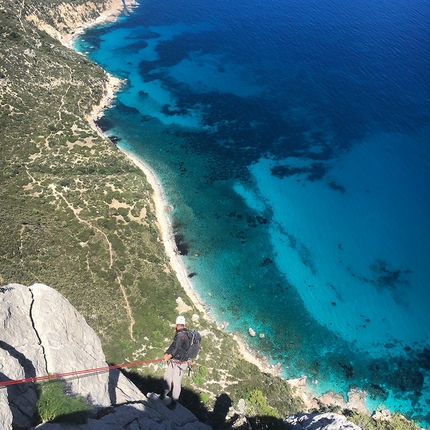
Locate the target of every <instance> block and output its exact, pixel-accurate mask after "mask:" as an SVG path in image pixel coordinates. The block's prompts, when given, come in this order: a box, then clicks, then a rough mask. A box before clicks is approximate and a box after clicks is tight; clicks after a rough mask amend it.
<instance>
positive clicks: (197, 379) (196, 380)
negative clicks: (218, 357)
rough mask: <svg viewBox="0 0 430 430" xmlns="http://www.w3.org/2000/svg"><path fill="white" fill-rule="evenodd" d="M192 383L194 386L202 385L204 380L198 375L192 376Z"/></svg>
mask: <svg viewBox="0 0 430 430" xmlns="http://www.w3.org/2000/svg"><path fill="white" fill-rule="evenodd" d="M193 382H194V384H196V385H203V384H204V383H205V380H204V379H203V378H202V377H201V376H200V375H194V376H193Z"/></svg>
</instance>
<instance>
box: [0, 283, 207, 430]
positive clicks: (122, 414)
mask: <svg viewBox="0 0 430 430" xmlns="http://www.w3.org/2000/svg"><path fill="white" fill-rule="evenodd" d="M0 322H1V324H2V326H3V331H2V333H1V340H0V382H3V381H9V380H16V379H23V378H29V377H35V376H43V375H49V374H54V373H55V374H56V373H64V372H72V371H77V370H83V369H93V368H99V367H106V366H107V364H106V361H105V357H104V354H103V351H102V348H101V344H100V340H99V339H98V337H97V335H96V334H95V332H94V331H93V330H92V329H91V327H89V325H88V324H87V323H86V322H85V320H84V318H83V317H82V316H81V315H80V314H79V313H78V312H77V311H76V309H75V308H74V307H73V306H72V305H71V304H70V303H69V302H68V301H67V300H66V299H65V298H64V297H63V296H62V295H61V294H59V293H58V292H57V291H55V290H53V289H52V288H50V287H47V286H46V285H42V284H35V285H33V286H31V287H25V286H23V285H17V284H10V285H6V286H3V287H1V288H0ZM67 383H68V384H69V388H70V392H71V394H75V395H81V396H83V397H84V398H86V399H87V403H89V404H91V406H93V407H94V411H95V413H97V412H98V415H103V417H102V418H99V419H96V418H95V417H94V418H92V419H89V420H88V422H87V424H85V425H83V426H76V428H82V429H87V430H90V429H94V430H95V429H102V428H112V429H122V428H127V429H128V428H133V429H136V430H137V429H147V428H153V429H158V428H159V429H165V428H177V427H186V428H188V429H206V428H209V427H207V426H205V425H204V424H202V423H200V422H199V421H198V420H197V418H196V417H195V416H194V415H193V414H191V412H189V411H188V410H186V409H185V408H183V407H181V406H180V405H179V406H178V408H177V409H176V410H175V412H174V413H172V412H171V411H170V410H169V409H167V408H166V406H165V404H164V403H163V402H162V401H160V400H159V399H158V397H157V396H156V395H155V394H150V395H149V396H148V397H146V396H144V395H143V394H142V393H141V392H140V391H139V390H138V389H137V388H136V386H135V385H134V384H133V383H131V382H130V381H129V380H128V379H127V378H126V377H125V376H124V375H123V374H122V373H121V372H119V371H118V370H117V369H113V370H110V371H105V372H99V373H94V374H93V373H92V374H86V375H78V376H73V377H68V378H67ZM36 402H37V391H36V385H35V384H34V383H24V384H19V385H10V386H7V387H1V388H0V429H1V430H3V429H4V430H6V429H11V428H14V429H29V428H32V426H33V425H34V424H35V420H36V419H37V408H36ZM165 402H168V400H165ZM100 412H102V413H100ZM131 422H133V423H134V424H133V427H130V426H129V425H130V423H131ZM36 428H38V429H56V428H63V427H60V426H59V425H58V424H50V423H45V424H40V425H38V426H37V427H36Z"/></svg>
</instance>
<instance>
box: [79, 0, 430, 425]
mask: <svg viewBox="0 0 430 430" xmlns="http://www.w3.org/2000/svg"><path fill="white" fill-rule="evenodd" d="M429 12H430V8H429V5H428V4H426V3H425V2H424V1H416V2H414V3H413V4H408V5H406V4H404V3H403V2H401V1H394V2H383V1H380V2H370V1H368V0H366V1H363V2H359V3H341V2H337V1H334V2H333V1H331V2H325V1H324V0H322V1H319V2H318V3H317V2H314V1H308V2H300V3H294V2H291V1H287V2H279V1H274V0H269V1H268V2H264V4H259V3H256V2H252V1H250V0H240V1H239V2H236V3H235V4H230V3H226V2H224V1H222V0H221V1H220V2H217V4H206V3H203V2H199V1H192V2H191V3H190V2H187V3H185V2H181V1H176V2H170V1H169V0H166V1H160V2H143V3H142V4H141V5H140V6H139V7H138V8H137V9H136V10H135V11H134V12H133V13H132V14H131V15H130V16H128V17H123V18H121V19H120V20H119V21H118V22H117V23H115V24H113V25H110V26H109V27H103V28H96V29H92V30H89V31H88V32H87V33H86V34H85V35H84V36H83V37H82V38H81V39H79V40H78V41H77V43H76V49H78V50H80V51H81V52H84V53H85V54H86V55H88V56H89V57H90V58H91V59H93V60H94V61H96V62H98V63H99V64H100V65H101V66H102V67H103V68H105V69H106V70H107V71H109V72H110V73H112V74H114V75H116V76H118V77H122V78H127V81H128V84H127V86H126V87H125V88H124V90H123V91H122V92H121V93H119V94H118V98H117V101H116V104H115V106H114V107H113V108H112V109H109V110H108V111H107V112H106V114H105V116H104V117H103V118H102V120H101V121H100V126H101V127H102V128H103V129H104V130H105V131H106V133H107V134H108V135H109V136H115V137H116V138H117V139H119V140H118V145H120V146H123V147H124V148H126V149H128V150H130V151H132V152H133V153H135V154H136V155H138V156H139V157H140V158H142V159H143V160H145V162H147V163H148V164H149V165H150V166H151V167H152V168H153V169H154V171H155V172H156V173H157V174H158V176H159V177H160V180H161V181H162V183H163V186H164V188H165V192H166V195H167V198H168V200H169V202H168V203H169V204H171V205H172V206H173V207H174V210H173V211H172V212H171V213H170V216H171V219H172V224H173V226H174V233H175V239H176V243H177V246H178V249H179V250H180V252H181V258H182V259H183V262H184V265H185V267H186V268H187V270H188V272H189V276H190V278H191V280H192V283H193V285H194V287H195V289H196V290H197V291H198V293H199V294H200V296H201V297H202V298H203V300H204V301H205V303H206V304H207V306H208V307H209V308H210V312H211V313H212V314H213V316H214V317H215V318H216V319H217V321H218V322H219V323H224V324H226V325H227V329H228V330H231V331H236V332H238V333H240V334H241V335H242V336H243V338H244V339H245V340H246V341H247V342H248V343H249V344H250V345H252V346H253V347H254V348H255V350H257V351H259V352H260V353H262V354H264V355H266V356H268V357H269V358H270V360H271V361H273V362H280V363H282V369H283V375H284V376H285V377H287V378H294V377H298V376H301V375H307V376H308V384H309V386H310V387H311V388H312V389H313V390H314V391H316V392H317V393H323V392H325V391H327V390H335V391H340V392H343V393H344V394H345V395H346V393H347V391H348V390H349V389H350V388H351V387H358V388H361V389H364V390H366V391H367V392H368V397H367V404H368V406H369V408H371V409H375V408H377V407H382V406H384V407H388V408H390V409H391V410H393V411H395V410H399V411H401V412H402V413H404V414H406V415H407V416H409V417H412V418H414V419H416V420H418V421H420V422H421V423H423V425H428V424H429V423H430V379H429V373H430V340H429V333H430V330H429V329H430V318H429V317H428V312H427V311H428V308H429V302H430V300H429V287H430V286H429V279H430V276H429V275H430V266H429V261H430V221H429V220H430V216H429V215H430V149H429V148H430V147H429V144H430V127H429V124H430V115H429V112H430V109H429V108H430V103H429V100H430V98H429V95H430V83H429V79H428V70H429V56H428V45H429V33H428V30H427V29H428V24H429V23H428V20H429V19H428V18H429V17H430V13H429ZM249 327H252V328H253V329H254V330H255V331H256V332H257V334H260V333H264V335H265V337H264V338H259V337H258V336H257V337H255V338H251V337H249V336H248V328H249Z"/></svg>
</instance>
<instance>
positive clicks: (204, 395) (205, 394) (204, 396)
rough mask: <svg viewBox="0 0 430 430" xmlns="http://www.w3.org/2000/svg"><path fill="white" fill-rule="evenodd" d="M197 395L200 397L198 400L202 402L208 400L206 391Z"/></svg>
mask: <svg viewBox="0 0 430 430" xmlns="http://www.w3.org/2000/svg"><path fill="white" fill-rule="evenodd" d="M199 397H200V400H201V401H202V402H203V403H206V402H208V401H209V399H210V397H209V394H207V393H200V394H199Z"/></svg>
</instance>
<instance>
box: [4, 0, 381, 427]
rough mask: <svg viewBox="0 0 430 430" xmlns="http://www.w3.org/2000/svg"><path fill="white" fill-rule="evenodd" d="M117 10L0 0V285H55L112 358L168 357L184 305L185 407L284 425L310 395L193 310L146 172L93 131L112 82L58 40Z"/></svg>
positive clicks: (148, 372)
mask: <svg viewBox="0 0 430 430" xmlns="http://www.w3.org/2000/svg"><path fill="white" fill-rule="evenodd" d="M115 3H116V2H115V1H114V0H111V1H107V0H106V1H103V0H95V1H93V2H84V1H82V0H77V1H73V2H72V1H59V0H25V1H12V0H0V32H1V45H0V88H1V90H0V129H1V131H2V133H1V134H0V151H1V157H0V163H1V166H0V199H1V205H0V211H1V212H0V217H1V222H0V281H1V284H7V283H21V284H24V285H32V284H34V283H37V282H43V283H44V284H48V285H50V286H52V287H53V288H55V289H56V290H57V291H59V292H60V293H61V294H62V295H64V296H65V297H66V298H67V299H68V300H69V301H70V302H71V303H72V304H73V306H74V307H76V308H77V309H78V311H79V312H80V313H81V314H82V315H83V316H84V317H85V319H86V320H87V322H88V323H89V324H90V325H91V327H92V328H93V329H94V330H95V332H96V333H97V335H98V336H99V338H100V339H101V342H102V345H103V350H104V353H105V355H106V357H107V360H108V361H109V362H110V363H123V362H127V361H137V360H146V359H152V358H157V357H160V356H162V353H163V351H164V349H165V348H166V346H167V345H168V344H169V341H170V339H171V337H172V334H173V333H172V327H171V322H172V321H174V318H175V317H176V315H177V313H178V303H179V304H181V306H182V308H181V309H182V310H183V313H184V314H185V316H186V317H187V318H188V321H191V319H192V321H193V322H192V325H193V327H195V328H198V329H199V330H200V331H201V332H202V333H203V334H204V344H203V349H202V352H201V354H200V357H199V360H198V365H197V366H196V370H195V372H194V377H193V378H185V383H186V385H187V386H188V387H189V388H190V391H189V392H186V393H184V396H183V397H182V398H181V401H182V402H184V403H185V402H188V403H189V404H188V405H187V407H189V408H190V409H191V410H193V412H194V413H195V414H196V415H197V416H198V417H199V418H200V419H202V420H204V421H205V420H209V414H208V411H209V410H211V409H212V408H213V406H214V405H215V402H216V400H217V399H219V398H220V397H221V396H222V395H224V396H227V397H228V398H229V399H231V402H232V404H233V405H237V403H238V402H239V400H240V399H248V401H249V402H250V403H249V404H250V405H253V407H252V408H250V409H249V414H250V416H251V415H253V416H254V417H257V416H261V415H272V416H273V418H270V420H272V421H270V420H269V421H270V422H271V425H272V428H273V426H275V425H278V424H279V425H280V423H279V420H278V418H277V417H285V416H286V415H289V414H291V413H295V412H298V411H301V410H304V405H303V403H302V401H301V400H300V399H299V398H297V397H294V396H293V389H292V388H291V387H290V385H289V384H288V383H287V382H286V381H284V380H283V379H281V378H279V377H274V376H272V375H270V374H268V373H264V372H259V371H258V369H257V367H256V366H255V365H253V364H251V363H249V362H247V361H245V360H243V359H242V358H241V354H240V352H239V350H238V347H237V343H236V342H235V340H234V339H233V336H232V335H231V334H229V333H226V332H224V331H222V330H220V329H219V328H218V327H217V326H216V324H214V323H213V322H211V321H210V320H207V319H206V318H205V317H204V315H203V314H202V313H201V312H200V311H199V310H198V309H195V307H194V305H193V303H192V302H191V300H190V299H189V298H188V297H187V296H186V294H185V292H184V291H183V290H182V289H181V286H180V284H179V282H178V280H177V277H176V274H175V272H174V270H173V269H172V268H171V265H170V262H169V259H168V257H167V256H166V253H165V249H164V245H163V241H162V238H161V235H160V230H159V228H158V224H157V219H156V215H155V207H154V202H153V199H152V194H153V190H152V188H151V186H150V185H149V183H148V182H147V180H146V177H145V176H144V174H143V173H142V171H141V170H140V169H138V168H137V167H136V166H135V165H134V164H133V163H132V162H130V160H129V159H128V158H126V157H125V155H124V154H123V153H121V152H120V151H119V150H117V148H116V147H115V145H114V144H113V143H111V142H110V141H109V140H107V139H104V138H102V137H101V136H100V135H99V134H98V133H97V131H96V130H94V129H93V128H92V127H91V125H90V122H89V119H90V118H91V114H92V112H93V110H94V108H95V107H97V106H98V105H99V104H100V103H101V102H102V100H103V99H104V98H105V97H106V95H107V91H108V90H107V88H108V87H107V82H108V80H109V77H108V76H107V75H106V73H105V72H104V71H103V70H102V69H101V68H100V67H98V66H97V65H95V64H93V63H92V62H90V61H89V60H87V59H86V58H85V57H83V56H82V55H80V54H77V53H76V52H74V51H73V50H71V49H69V48H67V47H65V46H63V45H62V44H61V43H60V41H59V39H60V38H61V37H62V35H63V36H64V35H65V34H70V33H72V32H73V31H74V28H75V26H76V25H79V24H81V23H85V22H89V21H92V20H95V19H96V18H97V17H98V16H100V14H101V13H102V12H104V11H106V10H109V9H111V8H112V7H113V5H114V4H115ZM178 297H180V298H181V300H179V301H178ZM161 375H162V370H161V369H158V368H149V367H146V368H141V369H138V371H137V370H136V371H135V372H132V373H131V374H130V375H129V376H130V377H131V378H132V379H133V378H134V380H135V383H136V384H137V385H138V386H139V387H140V388H141V389H142V390H143V391H144V392H145V391H146V392H148V391H151V390H154V388H158V386H156V387H154V384H155V385H156V384H157V381H156V380H155V381H154V378H152V377H153V376H154V377H157V378H159V377H161ZM149 376H151V378H149ZM151 384H152V385H151ZM187 393H188V394H187ZM193 393H194V395H192V394H193ZM260 393H261V396H262V397H260ZM197 395H200V399H201V400H203V401H204V402H200V401H199V398H198V396H197ZM187 396H188V397H187ZM262 399H263V400H262ZM266 399H267V404H266ZM252 402H254V403H252ZM269 406H270V407H269ZM210 416H211V418H210V420H212V421H211V422H210V424H211V425H213V426H214V427H219V428H220V427H223V426H224V423H223V422H217V419H216V417H215V418H214V414H212V415H210ZM357 416H358V415H357ZM360 417H361V415H360ZM360 419H361V418H360ZM366 419H367V418H366ZM368 421H369V426H370V425H374V424H373V422H372V421H371V420H370V419H368ZM248 423H249V426H250V428H259V426H260V427H261V426H262V424H261V420H259V419H256V418H252V417H250V418H249V420H248ZM369 428H370V427H369Z"/></svg>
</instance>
